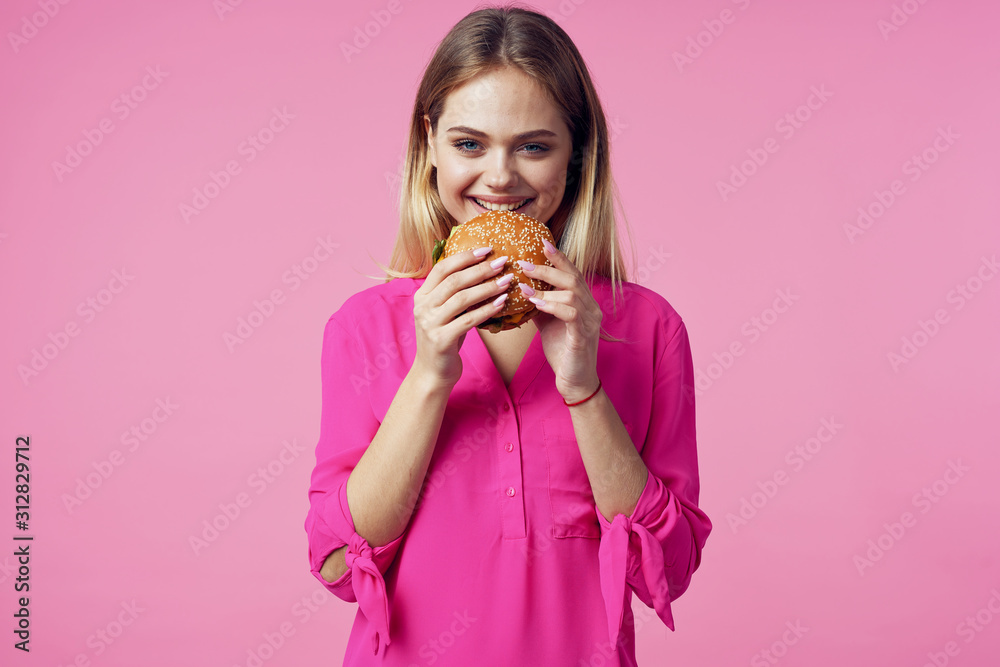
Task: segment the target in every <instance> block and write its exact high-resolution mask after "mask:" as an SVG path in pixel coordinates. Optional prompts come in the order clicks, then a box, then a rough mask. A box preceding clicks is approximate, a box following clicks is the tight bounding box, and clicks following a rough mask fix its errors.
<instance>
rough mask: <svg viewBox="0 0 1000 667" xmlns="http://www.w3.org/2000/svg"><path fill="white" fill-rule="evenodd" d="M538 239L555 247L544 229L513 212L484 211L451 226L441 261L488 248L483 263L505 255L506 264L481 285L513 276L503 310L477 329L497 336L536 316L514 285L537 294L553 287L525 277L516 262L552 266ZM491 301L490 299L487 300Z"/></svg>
mask: <svg viewBox="0 0 1000 667" xmlns="http://www.w3.org/2000/svg"><path fill="white" fill-rule="evenodd" d="M542 239H547V240H548V242H549V243H551V244H552V245H555V239H554V238H553V237H552V232H551V231H549V228H548V227H546V226H545V225H543V224H542V223H540V222H539V221H538V220H536V219H534V218H532V217H531V216H529V215H524V214H523V213H518V212H517V211H486V212H485V213H480V214H479V215H477V216H476V217H474V218H472V219H471V220H469V221H468V222H465V223H462V224H461V225H456V226H455V227H452V229H451V235H450V236H449V237H448V239H447V241H446V242H445V246H444V250H443V252H442V254H441V257H442V258H444V257H451V256H452V255H455V254H458V253H460V252H464V251H466V250H474V249H476V248H482V247H483V246H491V247H492V248H493V250H492V251H491V252H490V254H489V255H487V256H486V259H485V260H483V261H487V262H489V261H492V259H495V258H497V257H503V256H504V255H507V263H506V264H504V267H503V270H502V271H501V272H500V273H498V274H497V275H495V276H493V277H491V278H489V279H488V280H486V281H483V282H484V284H485V283H486V282H491V281H494V280H496V279H497V278H500V277H501V276H505V275H507V274H508V273H513V274H514V279H513V280H511V281H510V285H509V286H508V288H507V301H506V302H505V303H504V305H503V309H501V310H500V312H499V313H497V315H496V316H495V317H492V318H490V319H488V320H486V321H485V322H483V323H482V324H480V325H478V326H479V328H480V329H487V330H488V331H490V332H491V333H498V332H500V331H506V330H507V329H514V328H518V327H520V326H521V325H522V324H524V323H525V322H527V321H529V320H530V319H532V318H533V317H535V315H537V314H538V309H537V308H535V304H533V303H531V302H530V301H528V299H527V297H525V296H524V294H522V293H521V288H520V287H518V286H517V285H518V283H519V282H521V283H525V284H527V285H528V286H529V287H532V288H534V289H536V290H541V291H547V290H551V289H553V288H552V286H551V285H549V284H548V283H545V282H542V281H541V280H537V279H535V278H532V277H530V276H528V275H527V274H525V273H524V271H522V270H521V266H520V265H519V264H518V263H517V260H519V259H520V260H525V261H528V262H531V263H532V264H534V265H535V266H540V265H547V266H552V263H551V262H549V260H548V258H547V257H546V256H545V247H544V245H543V244H542ZM495 298H496V297H491V298H490V300H491V301H492V300H493V299H495ZM482 303H485V302H482ZM480 305H482V304H481V303H479V304H475V305H474V306H472V307H471V308H470V310H471V309H472V308H478V307H479V306H480Z"/></svg>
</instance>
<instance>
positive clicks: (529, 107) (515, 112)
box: [424, 67, 573, 224]
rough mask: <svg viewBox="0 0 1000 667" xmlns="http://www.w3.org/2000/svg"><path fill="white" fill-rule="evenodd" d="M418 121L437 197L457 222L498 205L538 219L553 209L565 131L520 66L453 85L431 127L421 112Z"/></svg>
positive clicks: (567, 147) (568, 146)
mask: <svg viewBox="0 0 1000 667" xmlns="http://www.w3.org/2000/svg"><path fill="white" fill-rule="evenodd" d="M424 127H425V129H426V131H427V141H428V143H429V158H430V161H431V164H432V165H434V166H435V167H436V168H437V187H438V192H439V193H440V195H441V201H442V203H443V204H444V207H445V209H447V211H448V213H450V214H451V215H452V217H454V218H455V220H457V221H458V222H459V223H463V222H466V221H468V220H470V219H471V218H473V217H475V216H477V215H479V214H480V213H482V212H483V211H486V210H488V209H487V207H492V208H494V209H495V208H498V204H510V205H511V206H510V208H514V207H517V208H516V209H515V210H517V211H518V212H520V213H524V214H525V215H530V216H531V217H533V218H535V219H536V220H538V221H540V222H542V223H544V224H548V222H549V220H550V219H551V218H552V215H553V214H554V213H555V212H556V211H557V210H558V209H559V204H560V203H561V202H562V198H563V193H564V192H565V189H566V169H567V167H568V166H569V160H570V154H571V153H572V149H573V146H572V137H571V136H570V131H569V128H568V127H567V126H566V124H565V123H564V122H563V120H562V117H561V116H560V114H559V110H558V109H557V108H556V106H555V105H554V104H553V103H552V102H551V101H550V100H549V98H548V96H547V95H546V93H545V91H544V90H543V89H542V88H541V87H540V86H539V85H538V84H537V83H535V81H534V79H532V78H531V77H529V76H528V75H526V74H525V73H524V72H522V71H521V70H519V69H517V68H515V67H506V68H503V69H495V70H492V71H490V72H487V73H486V74H483V75H481V76H479V77H476V78H475V79H472V80H471V81H469V82H467V83H466V84H465V85H463V86H462V87H460V88H456V89H455V90H453V91H452V92H451V94H449V95H448V97H447V98H446V99H445V104H444V111H443V112H442V114H441V117H440V118H439V119H438V126H437V132H432V131H431V126H430V118H428V117H427V116H424ZM477 199H478V200H479V201H477ZM522 202H523V203H522ZM483 204H485V205H486V206H483Z"/></svg>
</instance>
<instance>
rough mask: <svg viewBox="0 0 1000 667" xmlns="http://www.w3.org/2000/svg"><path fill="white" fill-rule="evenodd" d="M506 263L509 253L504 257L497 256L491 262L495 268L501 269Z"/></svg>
mask: <svg viewBox="0 0 1000 667" xmlns="http://www.w3.org/2000/svg"><path fill="white" fill-rule="evenodd" d="M506 263H507V255H504V256H503V257H497V258H496V259H494V260H493V261H492V262H490V266H491V267H493V268H494V269H499V268H500V267H502V266H503V265H504V264H506Z"/></svg>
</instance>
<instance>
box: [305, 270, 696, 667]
mask: <svg viewBox="0 0 1000 667" xmlns="http://www.w3.org/2000/svg"><path fill="white" fill-rule="evenodd" d="M422 284H423V279H395V280H392V281H390V282H388V283H384V284H380V285H376V286H374V287H371V288H368V289H366V290H364V291H362V292H360V293H358V294H355V295H353V296H351V297H350V298H348V299H347V301H346V302H345V303H344V304H343V306H342V307H341V308H340V309H339V310H338V311H337V312H336V313H334V314H333V316H332V317H331V318H330V320H329V321H328V322H327V324H326V329H325V332H324V337H323V352H322V384H323V412H322V418H321V424H320V436H319V442H318V444H317V446H316V467H315V469H314V470H313V473H312V479H311V485H310V489H309V505H310V507H309V513H308V515H307V517H306V522H305V528H306V533H307V535H308V541H309V562H310V568H311V571H312V573H313V574H314V575H315V577H316V578H317V579H318V580H319V581H320V582H321V583H322V584H323V585H324V586H325V587H326V588H327V589H329V590H330V591H331V592H333V593H334V594H335V595H337V596H338V597H340V598H342V599H344V600H346V601H348V602H357V603H358V612H357V616H356V617H355V620H354V626H353V628H352V630H351V635H350V639H349V641H348V646H347V654H346V656H345V659H344V664H345V665H399V666H403V667H411V666H413V665H433V664H438V665H503V666H510V665H547V666H549V665H551V666H559V665H566V666H567V667H568V666H572V667H578V666H581V665H583V666H590V665H635V664H636V662H635V643H634V640H635V626H634V624H633V616H632V610H631V599H632V594H633V593H634V594H635V595H637V596H638V597H639V599H640V600H641V601H642V602H643V603H645V604H646V605H647V606H649V607H652V608H653V609H655V611H656V614H657V615H658V616H659V617H660V619H662V620H663V622H664V623H665V624H666V625H667V627H669V628H670V629H671V630H673V629H674V621H673V617H672V616H671V613H670V602H671V600H675V599H677V597H678V596H680V595H681V593H683V592H684V591H685V590H686V589H687V587H688V584H689V583H690V581H691V575H692V573H693V572H694V571H695V570H696V569H697V568H698V565H699V564H700V562H701V551H702V548H703V547H704V545H705V541H706V539H707V538H708V534H709V532H710V531H711V529H712V524H711V522H710V520H709V518H708V516H707V515H706V514H705V513H704V512H702V511H701V510H700V509H699V508H698V506H697V505H698V490H699V481H698V461H697V451H696V443H695V405H694V380H693V366H692V361H691V349H690V346H689V342H688V335H687V330H686V328H685V326H684V323H683V322H682V320H681V318H680V316H679V315H678V314H677V312H676V311H674V309H673V308H672V307H671V306H670V305H669V304H668V303H667V301H666V300H665V299H664V298H663V297H661V296H660V295H658V294H657V293H655V292H653V291H651V290H649V289H647V288H645V287H642V286H640V285H637V284H634V283H624V288H625V289H624V293H623V294H622V295H620V296H619V302H618V310H617V312H613V311H612V307H611V283H610V281H608V280H607V279H605V278H602V277H597V278H595V279H594V281H593V282H592V283H591V291H592V293H593V294H594V297H595V299H597V301H598V303H599V304H600V306H601V310H602V312H603V313H604V319H603V321H602V324H603V326H604V328H605V330H606V331H608V332H609V333H611V334H612V335H614V336H617V337H618V338H623V339H626V341H627V342H608V341H605V340H601V341H600V342H599V347H598V358H597V372H598V375H599V377H600V378H601V381H602V383H603V387H604V391H605V392H606V393H607V395H608V397H609V398H610V399H611V402H612V404H613V405H614V406H615V408H616V410H617V411H618V414H619V416H620V417H621V420H622V422H623V423H624V425H625V428H626V429H627V431H628V433H629V434H630V436H631V437H632V441H633V442H634V443H635V446H636V447H637V448H638V450H639V452H640V454H641V456H642V459H643V461H644V462H645V464H646V466H647V467H648V468H649V472H650V474H649V477H648V481H647V483H646V487H645V489H644V490H643V492H642V495H641V496H640V497H639V501H638V505H637V506H636V508H635V511H634V512H633V513H632V515H631V516H625V515H624V514H619V515H617V516H616V517H614V520H613V521H611V522H609V521H607V520H606V519H605V518H604V517H603V516H602V515H601V514H600V513H599V512H598V511H597V510H596V506H595V504H594V497H593V494H592V492H591V487H590V483H589V480H588V478H587V473H586V470H585V469H584V466H583V461H582V459H581V457H580V451H579V448H578V446H577V442H576V437H575V435H574V431H573V422H572V420H571V417H570V408H568V407H566V406H565V405H564V404H563V401H562V398H561V397H560V395H559V393H558V392H557V391H556V388H555V375H554V374H553V372H552V369H551V368H550V367H549V364H548V362H547V361H546V359H545V355H544V353H543V351H542V344H541V338H540V337H539V335H538V333H537V332H536V333H535V337H534V339H533V340H532V342H531V345H530V347H529V348H528V351H527V353H526V354H525V356H524V359H523V361H522V362H521V365H520V366H519V367H518V368H517V372H516V373H515V375H514V377H513V379H512V380H511V383H510V386H509V387H508V386H506V385H505V384H504V382H503V379H502V378H501V377H500V373H499V372H498V371H497V368H496V366H495V365H494V364H493V361H492V358H491V357H490V355H489V352H488V351H487V349H486V346H485V345H484V344H483V341H482V340H481V339H480V334H479V332H478V331H476V330H473V331H470V332H469V333H468V334H467V335H466V337H465V340H464V342H463V344H462V348H461V351H460V354H461V358H462V363H463V369H462V377H461V379H460V380H459V382H458V384H456V385H455V387H454V388H453V389H452V392H451V396H450V398H449V400H448V405H447V408H446V410H445V414H444V419H443V422H442V425H441V429H440V433H439V437H438V441H437V445H436V448H435V450H434V454H433V457H432V459H431V462H430V467H429V468H428V473H427V477H426V480H425V483H424V487H423V490H422V492H421V495H420V497H419V498H417V499H415V501H414V502H413V506H414V510H413V515H412V517H411V519H410V522H409V525H408V526H407V528H406V530H405V531H404V532H403V534H402V535H400V536H399V537H398V538H397V539H395V540H394V541H392V542H390V543H389V544H386V545H383V546H378V547H374V548H372V547H371V546H370V545H369V544H368V543H367V542H366V541H365V540H364V539H363V538H362V537H361V536H360V535H358V534H357V533H356V532H355V531H354V522H353V521H352V519H351V512H350V508H349V507H348V504H347V494H346V482H347V478H348V476H349V475H350V473H351V471H352V470H353V469H354V466H355V465H356V464H357V462H358V460H359V459H360V458H361V455H362V454H363V453H364V451H365V448H366V447H367V446H368V444H369V442H371V440H372V439H373V437H374V436H375V433H376V431H377V430H378V428H379V424H380V423H381V422H382V419H383V418H384V417H385V414H386V412H387V410H388V408H389V404H390V403H391V402H392V400H393V397H394V396H395V394H396V390H397V389H398V387H399V385H400V383H401V382H402V380H403V378H404V376H405V375H406V373H407V372H408V371H409V369H410V367H411V365H412V363H413V359H414V356H415V353H416V345H415V330H414V321H413V293H414V292H415V291H416V290H417V289H418V288H419V287H420V285H422ZM484 335H492V334H489V333H486V332H484ZM344 545H347V547H348V549H347V565H348V570H347V572H346V573H344V575H343V576H342V577H340V578H339V579H338V580H337V581H334V582H333V583H328V582H327V581H325V580H324V579H323V578H322V576H321V575H320V573H319V571H320V568H321V567H322V565H323V562H324V561H325V560H326V557H327V556H328V555H329V554H330V553H331V552H333V551H334V550H336V549H339V548H340V547H343V546H344Z"/></svg>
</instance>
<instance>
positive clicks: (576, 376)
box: [519, 243, 604, 403]
mask: <svg viewBox="0 0 1000 667" xmlns="http://www.w3.org/2000/svg"><path fill="white" fill-rule="evenodd" d="M546 246H547V247H546V248H545V255H546V256H547V257H548V259H549V261H550V262H552V266H546V265H541V266H535V267H534V268H533V269H530V270H529V269H528V268H527V266H525V264H521V269H522V270H523V271H524V272H525V273H526V274H527V275H530V276H531V277H533V278H536V279H538V280H541V281H543V282H546V283H548V284H549V285H552V286H553V287H555V288H556V289H554V290H551V291H548V292H543V291H537V290H536V291H532V290H531V288H530V287H529V286H528V285H525V284H524V283H521V284H520V285H519V287H520V289H521V291H522V293H524V294H525V296H527V297H529V298H530V299H532V303H534V304H535V307H536V308H538V310H539V311H540V312H539V314H538V315H536V316H535V318H534V321H535V325H536V326H537V327H538V331H539V335H540V336H541V338H542V349H543V350H544V351H545V358H546V359H548V362H549V365H550V366H551V367H552V371H553V372H554V373H555V376H556V390H558V392H559V393H560V394H562V397H563V399H564V400H566V401H567V402H569V403H572V402H574V401H580V400H583V399H584V398H587V397H588V396H590V394H591V393H593V391H594V390H595V389H596V388H597V384H598V377H597V343H598V340H599V334H600V330H601V319H602V318H603V317H604V314H603V313H602V312H601V307H600V306H599V305H598V303H597V301H596V300H595V299H594V296H593V295H592V294H591V292H590V287H589V286H588V285H587V281H586V280H584V277H583V274H582V273H580V271H579V269H577V268H576V266H575V265H574V264H573V263H572V262H570V261H569V259H568V258H567V257H566V255H564V254H563V253H562V252H560V251H559V250H558V249H556V248H555V247H554V246H552V245H551V244H549V243H546ZM550 248H551V250H550ZM519 263H520V262H519ZM525 288H527V289H525ZM536 300H541V301H542V303H538V302H537V301H536Z"/></svg>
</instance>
